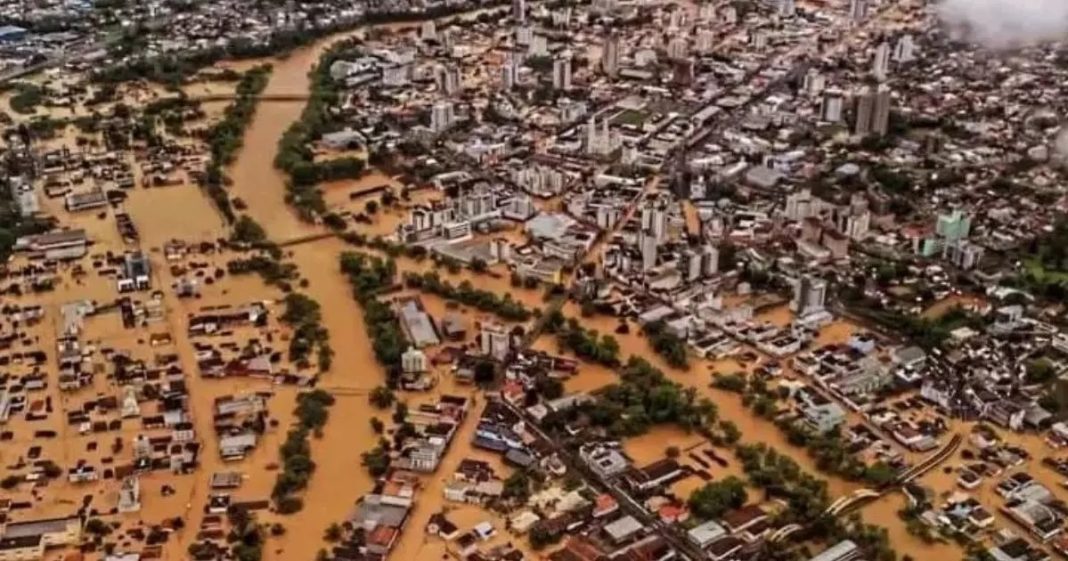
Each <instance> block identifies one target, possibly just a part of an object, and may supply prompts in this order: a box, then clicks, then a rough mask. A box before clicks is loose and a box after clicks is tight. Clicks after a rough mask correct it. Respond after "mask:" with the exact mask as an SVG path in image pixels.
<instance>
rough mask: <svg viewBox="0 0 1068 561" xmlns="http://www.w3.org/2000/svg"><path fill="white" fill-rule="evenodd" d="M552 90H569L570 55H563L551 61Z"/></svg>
mask: <svg viewBox="0 0 1068 561" xmlns="http://www.w3.org/2000/svg"><path fill="white" fill-rule="evenodd" d="M553 89H556V90H570V89H571V54H570V53H566V52H565V53H564V54H561V55H560V56H558V57H557V58H556V59H555V60H553Z"/></svg>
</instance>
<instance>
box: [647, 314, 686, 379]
mask: <svg viewBox="0 0 1068 561" xmlns="http://www.w3.org/2000/svg"><path fill="white" fill-rule="evenodd" d="M645 335H646V336H647V337H649V342H650V343H651V344H652V346H653V350H654V351H656V354H658V355H660V356H662V357H664V361H665V362H667V363H668V365H669V366H671V367H672V368H687V367H689V366H690V361H689V359H688V358H687V356H686V352H687V350H686V340H685V339H683V338H681V337H679V336H678V335H675V334H674V333H672V332H671V331H670V330H668V329H667V325H666V324H665V323H664V322H662V321H654V322H652V323H650V324H648V325H646V326H645Z"/></svg>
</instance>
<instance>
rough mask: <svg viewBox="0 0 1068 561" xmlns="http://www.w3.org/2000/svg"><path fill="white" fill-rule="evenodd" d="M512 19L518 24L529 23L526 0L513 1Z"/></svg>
mask: <svg viewBox="0 0 1068 561" xmlns="http://www.w3.org/2000/svg"><path fill="white" fill-rule="evenodd" d="M512 19H513V20H515V23H517V24H520V25H521V24H524V23H526V21H527V1H526V0H512Z"/></svg>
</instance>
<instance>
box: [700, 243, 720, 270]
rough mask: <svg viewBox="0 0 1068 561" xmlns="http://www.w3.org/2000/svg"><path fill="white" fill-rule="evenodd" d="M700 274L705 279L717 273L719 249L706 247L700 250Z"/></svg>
mask: <svg viewBox="0 0 1068 561" xmlns="http://www.w3.org/2000/svg"><path fill="white" fill-rule="evenodd" d="M701 273H702V274H703V275H704V276H706V277H711V276H715V275H716V273H719V249H718V248H716V246H714V245H706V246H705V247H704V249H703V250H701Z"/></svg>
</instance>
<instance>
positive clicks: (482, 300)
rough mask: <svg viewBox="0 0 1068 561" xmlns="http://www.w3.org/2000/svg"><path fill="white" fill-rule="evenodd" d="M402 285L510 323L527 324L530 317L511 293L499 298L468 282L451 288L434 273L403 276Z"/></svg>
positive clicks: (524, 307) (525, 308) (528, 311)
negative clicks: (521, 322)
mask: <svg viewBox="0 0 1068 561" xmlns="http://www.w3.org/2000/svg"><path fill="white" fill-rule="evenodd" d="M404 284H405V285H406V286H408V288H414V289H417V290H422V291H425V292H429V293H431V294H435V295H437V296H440V297H442V298H444V299H445V300H453V301H456V302H459V303H461V304H464V305H466V306H471V307H473V308H476V309H478V310H480V311H483V312H487V313H492V314H496V315H497V316H499V317H501V318H502V319H506V320H509V321H527V320H529V319H530V318H531V317H532V316H533V312H531V311H530V309H529V308H527V307H526V306H524V305H523V303H522V302H518V301H516V300H513V299H512V295H511V294H505V295H504V296H498V295H497V293H495V292H492V291H490V290H482V289H479V288H475V287H474V285H472V284H471V282H470V281H467V280H465V281H463V282H461V283H460V284H459V285H453V284H452V283H451V282H449V281H447V280H443V279H442V278H441V275H439V274H438V273H437V271H427V272H425V273H405V274H404Z"/></svg>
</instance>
